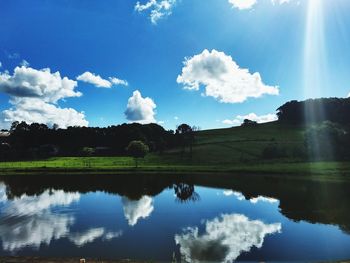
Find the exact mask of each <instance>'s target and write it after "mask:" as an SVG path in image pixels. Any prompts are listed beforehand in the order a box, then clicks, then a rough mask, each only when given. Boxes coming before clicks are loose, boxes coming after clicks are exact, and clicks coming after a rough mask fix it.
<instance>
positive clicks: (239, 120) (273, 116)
mask: <svg viewBox="0 0 350 263" xmlns="http://www.w3.org/2000/svg"><path fill="white" fill-rule="evenodd" d="M245 119H248V120H251V121H256V122H257V123H266V122H272V121H276V120H278V117H277V115H276V114H272V113H271V114H266V115H260V116H259V115H257V114H255V113H249V114H247V115H238V116H236V118H235V119H233V120H223V121H222V123H223V124H227V125H232V126H238V125H241V124H242V123H243V121H244V120H245Z"/></svg>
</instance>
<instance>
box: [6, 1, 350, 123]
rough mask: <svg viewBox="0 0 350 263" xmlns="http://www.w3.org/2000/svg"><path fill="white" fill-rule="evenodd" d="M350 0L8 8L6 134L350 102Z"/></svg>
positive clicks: (229, 119)
mask: <svg viewBox="0 0 350 263" xmlns="http://www.w3.org/2000/svg"><path fill="white" fill-rule="evenodd" d="M349 8H350V2H349V1H348V0H332V1H330V0H205V1H203V0H139V1H137V0H103V1H96V0H84V1H80V0H31V1H27V0H0V128H8V127H9V126H10V125H11V123H12V122H13V121H26V122H28V123H33V122H40V123H45V124H47V125H49V126H52V125H53V124H58V125H59V127H61V128H65V127H67V126H91V127H95V126H100V127H106V126H110V125H117V124H121V123H130V122H138V123H151V122H153V123H158V124H160V125H162V126H164V127H165V128H166V129H175V128H176V126H177V125H179V124H181V123H188V124H190V125H195V126H198V127H200V128H201V129H212V128H221V127H231V126H236V125H239V124H240V123H241V122H242V121H243V120H244V119H245V118H249V119H252V120H256V121H258V122H268V121H273V120H275V119H276V115H275V114H276V109H277V108H278V107H279V106H281V105H282V104H284V103H285V102H287V101H290V100H303V99H306V98H316V97H347V96H348V94H349V93H350V74H349V68H350V49H349V46H350V29H349V28H350V16H349V15H348V12H347V10H349Z"/></svg>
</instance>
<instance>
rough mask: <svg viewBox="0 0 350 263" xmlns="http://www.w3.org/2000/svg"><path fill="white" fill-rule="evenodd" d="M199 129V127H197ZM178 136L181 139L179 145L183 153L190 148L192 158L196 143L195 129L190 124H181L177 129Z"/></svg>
mask: <svg viewBox="0 0 350 263" xmlns="http://www.w3.org/2000/svg"><path fill="white" fill-rule="evenodd" d="M196 129H197V127H196ZM176 135H177V136H178V137H179V143H180V145H181V147H182V153H184V152H185V148H186V146H189V147H190V156H191V158H192V148H193V143H194V129H193V128H192V127H191V126H189V125H188V124H185V123H184V124H181V125H179V126H178V127H177V129H176Z"/></svg>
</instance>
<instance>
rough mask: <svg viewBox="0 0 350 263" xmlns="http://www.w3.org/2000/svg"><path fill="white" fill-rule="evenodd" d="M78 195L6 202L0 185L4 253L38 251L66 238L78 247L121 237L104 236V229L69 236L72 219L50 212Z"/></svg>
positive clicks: (49, 195)
mask: <svg viewBox="0 0 350 263" xmlns="http://www.w3.org/2000/svg"><path fill="white" fill-rule="evenodd" d="M79 199H80V194H79V193H66V192H64V191H62V190H59V191H56V190H53V191H49V190H47V191H44V192H43V193H42V194H40V195H35V196H27V195H22V196H21V197H19V198H15V199H13V200H10V199H8V197H7V194H6V186H5V185H4V184H1V183H0V203H1V204H2V207H3V208H2V211H1V214H0V240H1V241H2V247H3V249H4V250H8V251H15V250H19V249H22V248H24V247H29V246H30V247H33V248H39V247H40V245H41V244H46V245H49V244H50V243H51V241H52V240H57V239H60V238H63V237H68V239H69V240H70V241H72V242H73V243H74V244H75V245H77V246H83V245H85V244H87V243H89V242H93V241H94V240H95V239H97V238H102V239H103V240H111V239H113V238H117V237H120V236H121V235H122V231H118V232H107V231H106V230H105V228H92V229H90V230H87V231H85V232H82V233H74V234H70V228H71V226H72V225H73V224H74V221H75V220H74V217H73V216H72V215H69V214H58V213H54V212H52V208H53V207H56V206H69V205H70V204H72V203H73V202H76V201H79Z"/></svg>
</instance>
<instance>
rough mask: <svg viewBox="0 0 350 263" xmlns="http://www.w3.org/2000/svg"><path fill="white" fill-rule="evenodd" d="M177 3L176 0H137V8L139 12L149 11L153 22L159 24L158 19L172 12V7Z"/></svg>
mask: <svg viewBox="0 0 350 263" xmlns="http://www.w3.org/2000/svg"><path fill="white" fill-rule="evenodd" d="M175 4H176V0H148V2H146V3H144V4H141V2H140V1H137V3H136V5H135V10H136V11H137V12H139V13H141V12H147V13H148V14H149V17H150V19H151V22H152V24H157V22H158V20H159V19H161V18H164V17H167V16H169V15H171V14H172V9H173V7H174V6H175Z"/></svg>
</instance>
